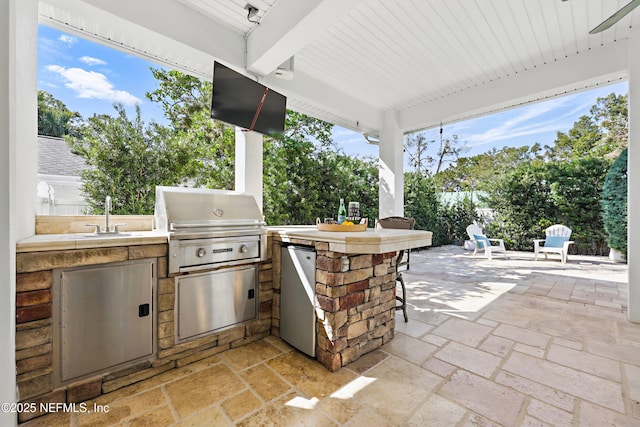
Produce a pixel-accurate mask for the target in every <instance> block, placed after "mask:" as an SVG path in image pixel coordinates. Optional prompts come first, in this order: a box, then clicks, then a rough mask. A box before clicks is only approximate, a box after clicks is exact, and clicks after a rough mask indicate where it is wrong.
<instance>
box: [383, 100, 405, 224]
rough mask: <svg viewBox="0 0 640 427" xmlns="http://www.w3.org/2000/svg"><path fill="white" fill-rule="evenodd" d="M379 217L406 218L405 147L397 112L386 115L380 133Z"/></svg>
mask: <svg viewBox="0 0 640 427" xmlns="http://www.w3.org/2000/svg"><path fill="white" fill-rule="evenodd" d="M378 191H379V198H380V200H379V202H378V203H379V207H380V208H379V217H380V218H385V217H388V216H404V147H403V135H402V131H401V130H400V126H399V122H398V115H397V113H396V111H395V110H388V111H386V112H385V114H384V127H383V128H382V132H381V133H380V167H379V189H378Z"/></svg>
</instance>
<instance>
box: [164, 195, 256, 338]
mask: <svg viewBox="0 0 640 427" xmlns="http://www.w3.org/2000/svg"><path fill="white" fill-rule="evenodd" d="M155 223H156V228H157V229H158V230H161V231H167V232H168V233H169V253H168V258H169V262H168V264H169V265H168V269H169V273H170V274H171V275H173V276H175V277H174V280H175V289H176V298H175V320H176V321H175V327H176V336H177V342H183V341H186V340H190V339H193V338H196V337H200V336H203V335H206V334H209V333H212V332H217V331H220V330H221V329H225V328H228V327H232V326H233V325H237V324H239V323H242V322H247V321H250V320H254V319H256V318H257V315H258V301H259V298H258V295H257V294H258V289H259V288H258V265H259V264H258V263H259V262H260V261H263V260H265V259H266V244H267V231H266V226H265V222H264V220H263V218H262V214H261V213H260V209H259V208H258V204H257V203H256V201H255V198H254V197H253V196H251V195H249V194H244V193H238V192H234V191H223V190H208V189H199V188H198V189H194V188H177V187H156V206H155Z"/></svg>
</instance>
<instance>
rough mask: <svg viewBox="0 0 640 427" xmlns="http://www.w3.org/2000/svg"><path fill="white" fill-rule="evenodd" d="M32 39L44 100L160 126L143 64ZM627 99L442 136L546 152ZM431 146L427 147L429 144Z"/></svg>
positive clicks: (595, 92) (344, 137)
mask: <svg viewBox="0 0 640 427" xmlns="http://www.w3.org/2000/svg"><path fill="white" fill-rule="evenodd" d="M38 28H39V33H38V89H40V90H44V91H47V92H49V93H51V94H52V95H53V96H54V97H55V98H57V99H59V100H61V101H62V102H64V103H65V104H66V106H67V108H69V109H70V110H72V111H77V112H79V113H80V114H81V115H82V117H84V118H88V117H91V116H92V115H93V114H103V113H104V114H114V109H113V104H114V103H115V102H120V103H122V104H123V105H125V107H126V109H127V111H128V114H129V115H130V117H132V116H133V114H134V111H135V110H134V108H135V105H136V103H138V104H139V105H140V109H141V113H142V118H143V120H144V121H145V122H149V121H151V120H154V121H156V122H159V123H165V120H164V117H163V116H162V110H161V109H160V108H158V107H157V106H156V105H155V104H154V103H152V102H150V101H148V100H147V99H146V97H145V93H146V92H150V91H152V90H154V89H156V80H155V79H154V78H153V76H152V75H151V71H150V70H149V68H150V67H151V66H153V67H156V68H159V67H160V66H159V65H157V64H153V63H151V62H149V61H147V60H144V59H141V58H138V57H136V56H133V55H130V54H128V53H125V52H122V51H119V50H115V49H112V48H109V47H105V46H103V45H101V44H97V43H93V42H90V41H87V40H85V39H82V38H79V37H75V36H72V35H69V34H66V33H63V32H60V31H58V30H55V29H53V28H51V27H47V26H45V25H39V27H38ZM611 92H615V93H617V94H624V93H627V83H626V82H619V83H615V84H612V85H608V86H602V87H597V88H595V89H591V90H588V91H582V92H577V93H573V94H571V95H567V96H564V97H560V98H553V99H549V100H547V101H542V102H537V103H534V104H529V105H526V106H522V107H519V108H514V109H511V110H508V111H503V112H500V113H495V114H491V115H487V116H482V117H478V118H474V119H470V120H466V121H463V122H458V123H454V124H450V125H445V126H444V131H443V135H444V137H445V138H446V137H451V136H452V135H454V134H455V135H458V139H459V140H460V141H462V142H465V143H466V145H467V147H468V150H467V151H466V152H465V153H464V155H465V156H473V155H476V154H480V153H483V152H486V151H488V150H490V149H491V148H493V147H497V148H502V147H504V146H523V145H532V144H534V143H536V142H537V143H540V144H541V145H552V144H553V141H554V139H555V138H556V134H557V132H558V131H560V132H567V131H568V130H569V129H570V128H571V127H572V126H573V123H574V122H575V121H576V120H578V118H579V117H580V116H582V115H584V114H588V113H589V109H590V108H591V106H592V105H593V104H595V102H596V100H597V99H598V97H604V96H607V95H608V94H610V93H611ZM425 132H426V137H427V140H428V141H431V140H438V139H439V132H438V129H430V130H427V131H425ZM333 137H334V140H335V141H336V142H337V143H338V145H339V146H340V147H342V149H343V150H344V152H345V153H346V154H349V155H360V156H372V157H377V156H378V147H377V146H375V145H370V144H367V143H366V141H365V140H364V138H363V137H362V135H360V134H359V133H356V132H353V131H350V130H348V129H344V128H341V127H338V126H335V127H334V130H333ZM434 146H435V145H434Z"/></svg>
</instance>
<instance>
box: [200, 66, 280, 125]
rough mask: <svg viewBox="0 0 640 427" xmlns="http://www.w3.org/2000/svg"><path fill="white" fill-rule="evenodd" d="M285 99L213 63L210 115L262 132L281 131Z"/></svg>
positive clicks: (227, 68)
mask: <svg viewBox="0 0 640 427" xmlns="http://www.w3.org/2000/svg"><path fill="white" fill-rule="evenodd" d="M286 108H287V98H286V97H285V96H284V95H281V94H279V93H278V92H276V91H274V90H271V89H269V88H268V87H266V86H263V85H261V84H260V83H258V82H256V81H254V80H251V79H250V78H248V77H246V76H243V75H242V74H240V73H238V72H236V71H233V70H232V69H230V68H229V67H226V66H224V65H222V64H220V63H219V62H214V64H213V94H212V97H211V118H213V119H216V120H221V121H223V122H225V123H229V124H231V125H235V126H239V127H241V128H244V129H247V130H252V131H256V132H259V133H261V134H264V135H277V134H283V133H284V117H285V112H286Z"/></svg>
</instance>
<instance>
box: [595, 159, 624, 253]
mask: <svg viewBox="0 0 640 427" xmlns="http://www.w3.org/2000/svg"><path fill="white" fill-rule="evenodd" d="M627 168H628V164H627V150H626V149H625V150H623V151H622V153H621V154H620V156H619V157H618V158H617V159H616V160H615V161H614V162H613V164H612V165H611V169H609V172H608V173H607V176H606V178H605V182H604V185H603V187H602V200H601V205H602V221H603V223H604V228H605V230H606V231H607V244H608V245H609V247H610V248H612V249H615V250H617V251H620V252H621V253H622V254H623V255H624V257H625V258H626V256H627V192H628V190H627Z"/></svg>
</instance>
